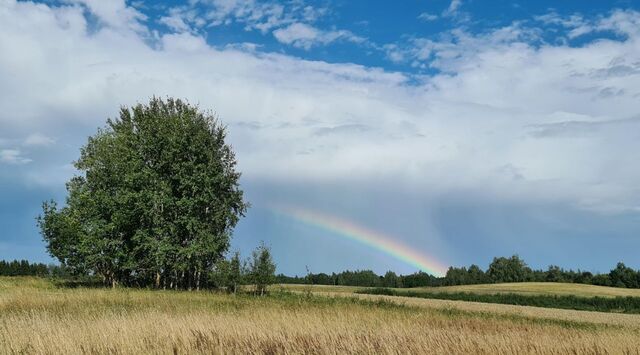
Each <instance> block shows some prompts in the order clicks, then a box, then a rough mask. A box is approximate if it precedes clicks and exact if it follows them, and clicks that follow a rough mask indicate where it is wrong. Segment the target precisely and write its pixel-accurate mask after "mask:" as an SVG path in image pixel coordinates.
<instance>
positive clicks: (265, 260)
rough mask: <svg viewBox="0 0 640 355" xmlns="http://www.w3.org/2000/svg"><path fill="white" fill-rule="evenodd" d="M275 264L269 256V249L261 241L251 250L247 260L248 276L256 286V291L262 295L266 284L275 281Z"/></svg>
mask: <svg viewBox="0 0 640 355" xmlns="http://www.w3.org/2000/svg"><path fill="white" fill-rule="evenodd" d="M275 273H276V264H275V263H274V262H273V258H272V257H271V251H270V250H269V248H268V247H267V246H265V245H264V243H261V244H260V245H259V246H258V247H257V248H256V250H254V251H253V254H252V258H251V260H250V261H249V278H250V280H251V283H253V284H254V285H255V286H256V293H257V294H260V295H264V294H265V292H266V290H267V286H269V285H271V284H273V283H274V282H275Z"/></svg>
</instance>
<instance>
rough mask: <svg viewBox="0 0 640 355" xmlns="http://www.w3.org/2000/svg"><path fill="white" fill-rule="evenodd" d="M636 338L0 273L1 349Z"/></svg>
mask: <svg viewBox="0 0 640 355" xmlns="http://www.w3.org/2000/svg"><path fill="white" fill-rule="evenodd" d="M334 290H335V289H334ZM639 337H640V316H638V315H626V314H611V313H599V312H578V311H569V310H552V309H539V308H535V307H517V306H508V305H496V304H480V303H473V302H460V301H443V300H428V299H411V298H405V297H392V296H374V295H354V294H351V293H349V292H335V291H322V290H321V289H315V290H313V291H311V292H291V291H287V290H286V287H280V286H275V287H272V290H271V292H270V294H269V295H268V296H264V297H257V296H250V295H235V296H234V295H227V294H220V293H214V292H205V291H201V292H187V291H152V290H141V289H126V288H120V289H113V290H112V289H101V288H64V287H60V286H59V285H56V284H54V283H52V282H51V281H49V280H45V279H39V278H24V277H17V278H0V353H7V354H24V353H27V354H52V353H78V354H93V353H110V354H139V353H161V354H164V353H166V354H175V353H177V354H187V353H189V354H191V353H255V354H258V353H260V354H262V353H269V354H273V353H292V354H301V353H321V354H335V353H376V354H379V353H398V352H400V353H436V354H451V353H468V354H500V353H504V354H506V353H550V354H551V353H558V354H560V353H562V354H564V353H587V354H602V353H628V354H637V353H640V344H638V341H637V339H638V338H639Z"/></svg>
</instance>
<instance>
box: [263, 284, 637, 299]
mask: <svg viewBox="0 0 640 355" xmlns="http://www.w3.org/2000/svg"><path fill="white" fill-rule="evenodd" d="M273 288H274V289H284V290H290V291H306V290H311V291H313V292H332V293H353V292H355V291H357V290H362V289H367V287H354V286H332V285H292V284H282V285H275V286H273ZM394 290H397V291H399V292H402V291H420V292H472V293H480V294H494V293H516V294H522V295H558V296H563V295H572V296H579V297H594V296H600V297H616V296H622V297H625V296H632V297H640V289H629V288H618V287H606V286H595V285H584V284H573V283H561V282H517V283H501V284H482V285H463V286H444V287H416V288H396V289H394Z"/></svg>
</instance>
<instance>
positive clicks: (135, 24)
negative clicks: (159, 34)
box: [67, 0, 147, 32]
mask: <svg viewBox="0 0 640 355" xmlns="http://www.w3.org/2000/svg"><path fill="white" fill-rule="evenodd" d="M67 1H68V2H69V3H73V4H81V5H84V6H86V7H87V9H88V10H89V11H91V13H93V14H94V15H95V16H96V17H97V18H98V19H99V21H100V22H101V23H102V24H103V25H107V26H110V27H112V28H114V29H119V30H133V31H136V32H146V31H147V28H146V27H145V26H144V24H142V22H143V21H145V20H146V16H145V15H144V14H142V13H141V12H139V11H138V10H136V9H135V8H133V7H131V6H127V4H126V3H125V0H67Z"/></svg>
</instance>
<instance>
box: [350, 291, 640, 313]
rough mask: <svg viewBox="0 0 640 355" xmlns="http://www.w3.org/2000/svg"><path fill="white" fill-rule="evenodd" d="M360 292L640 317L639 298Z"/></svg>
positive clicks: (364, 292)
mask: <svg viewBox="0 0 640 355" xmlns="http://www.w3.org/2000/svg"><path fill="white" fill-rule="evenodd" d="M357 293H363V294H372V295H388V296H404V297H417V298H431V299H441V300H455V301H469V302H483V303H500V304H513V305H519V306H534V307H545V308H562V309H575V310H582V311H598V312H617V313H633V314H640V297H615V298H606V297H576V296H558V295H521V294H515V293H496V294H478V293H468V292H451V293H449V292H439V293H435V292H433V293H432V292H414V291H398V290H392V289H389V288H375V289H369V290H360V291H357Z"/></svg>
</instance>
